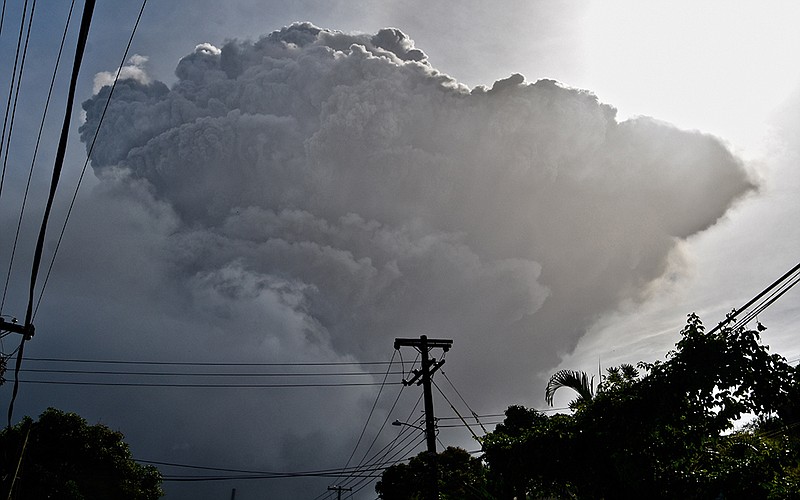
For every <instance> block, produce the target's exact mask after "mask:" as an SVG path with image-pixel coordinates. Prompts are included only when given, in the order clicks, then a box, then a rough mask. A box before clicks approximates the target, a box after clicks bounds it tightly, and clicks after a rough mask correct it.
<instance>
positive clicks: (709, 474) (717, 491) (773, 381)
mask: <svg viewBox="0 0 800 500" xmlns="http://www.w3.org/2000/svg"><path fill="white" fill-rule="evenodd" d="M759 326H760V325H759ZM761 328H763V327H761ZM761 328H759V330H760V329H761ZM559 373H560V372H559ZM566 373H567V374H569V375H570V377H568V378H567V379H566V382H567V383H562V382H563V381H562V380H561V379H562V378H564V377H560V378H558V377H556V379H555V382H553V380H554V379H551V384H548V390H547V391H546V397H547V398H548V402H551V401H552V392H553V391H552V390H551V389H552V387H551V385H552V384H554V383H555V384H561V385H560V386H563V387H573V386H574V385H577V386H578V387H584V388H585V387H586V384H585V383H581V384H579V383H577V382H586V379H585V376H584V377H581V376H580V374H579V372H566ZM556 375H558V374H556ZM798 379H799V378H798V374H797V370H796V369H794V368H793V367H791V366H790V365H789V364H788V363H787V362H786V360H785V359H784V358H782V357H781V356H778V355H774V354H770V353H769V349H768V347H767V346H764V345H763V344H761V343H760V338H759V331H758V330H746V329H744V328H736V329H733V328H720V329H718V330H715V331H713V332H712V333H706V332H705V328H704V327H703V324H702V322H701V321H700V319H699V318H698V317H697V316H696V315H694V314H692V315H690V316H689V320H688V322H687V325H686V327H685V328H684V329H683V330H682V331H681V339H680V341H679V342H678V343H677V345H676V348H675V350H673V351H670V352H669V353H668V354H667V358H666V360H665V361H659V362H655V363H643V362H642V363H639V365H638V369H637V368H635V367H633V366H632V365H622V366H620V367H615V368H611V369H609V370H608V373H607V375H606V376H604V377H603V379H602V381H601V383H600V384H599V386H598V388H597V390H596V392H595V393H594V395H589V396H587V395H586V394H584V393H582V392H578V398H577V399H576V400H575V401H573V403H572V404H571V405H570V406H571V408H572V409H573V410H574V413H572V414H571V415H553V416H546V415H545V414H543V413H541V412H538V411H536V410H528V409H524V408H521V407H510V408H509V409H508V410H507V411H506V419H505V422H504V423H503V424H501V425H499V426H498V427H497V428H496V429H495V431H494V432H492V433H489V434H488V435H486V436H485V437H484V438H483V439H482V443H483V446H484V450H485V457H484V458H485V460H486V463H487V466H488V470H489V471H490V476H496V477H498V478H499V480H498V482H499V484H501V485H502V486H503V488H502V491H501V492H500V493H501V495H500V496H501V497H503V498H511V497H512V496H516V497H517V498H538V497H540V496H550V497H555V498H580V499H584V498H585V499H602V498H623V499H625V498H631V499H632V498H664V499H669V498H685V499H718V498H724V499H734V498H742V499H744V498H800V493H797V492H800V447H799V446H798V442H797V440H796V439H795V438H794V437H793V434H792V433H791V432H788V426H789V425H796V424H797V420H793V421H785V420H781V418H780V416H781V414H783V415H786V416H788V415H796V413H793V412H794V411H796V409H797V408H800V405H799V404H798V403H800V399H799V398H798V395H800V389H798V387H800V386H798ZM573 382H574V383H573ZM576 390H578V388H576ZM749 414H752V415H755V416H757V417H759V418H760V420H759V421H758V422H757V423H756V424H753V425H751V426H750V427H749V428H746V429H739V430H735V424H736V423H737V422H738V421H739V420H740V419H741V418H742V417H743V416H744V415H749ZM767 426H770V428H769V429H767ZM767 430H769V432H767Z"/></svg>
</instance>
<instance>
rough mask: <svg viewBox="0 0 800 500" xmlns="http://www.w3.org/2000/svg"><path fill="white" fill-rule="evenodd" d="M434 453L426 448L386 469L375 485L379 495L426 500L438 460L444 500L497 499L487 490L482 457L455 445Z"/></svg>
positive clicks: (392, 499)
mask: <svg viewBox="0 0 800 500" xmlns="http://www.w3.org/2000/svg"><path fill="white" fill-rule="evenodd" d="M432 455H433V454H432V453H430V452H427V451H424V452H422V453H420V454H419V455H417V456H415V457H413V458H412V459H411V460H409V462H408V464H402V463H401V464H396V465H392V466H391V467H389V468H387V469H386V470H385V471H384V472H383V475H382V476H381V480H380V481H378V482H377V484H376V485H375V491H376V492H377V493H378V496H379V497H380V498H382V499H384V500H424V499H425V498H427V495H426V492H427V491H428V489H429V485H430V482H429V479H430V471H431V470H432V467H431V461H434V460H435V462H436V469H437V482H438V485H439V498H440V499H441V500H481V499H489V498H494V497H493V496H492V495H490V494H489V492H488V489H487V483H486V470H485V468H484V466H483V464H482V463H481V461H480V459H477V458H474V457H472V456H471V455H470V454H469V453H467V452H466V451H465V450H463V449H462V448H455V447H452V446H448V447H447V448H446V449H445V450H444V451H443V452H441V453H438V454H436V455H435V456H432Z"/></svg>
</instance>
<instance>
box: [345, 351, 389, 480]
mask: <svg viewBox="0 0 800 500" xmlns="http://www.w3.org/2000/svg"><path fill="white" fill-rule="evenodd" d="M394 357H395V353H392V359H390V360H389V363H390V364H389V367H388V368H387V369H386V375H385V376H384V377H383V382H382V383H381V388H380V389H379V390H378V394H377V395H376V396H375V402H374V403H372V408H370V410H369V414H368V415H367V420H366V422H364V427H363V428H362V429H361V434H359V436H358V440H357V441H356V445H355V446H354V447H353V451H352V452H351V453H350V457H348V459H347V462H346V463H345V465H344V467H343V469H346V468H347V467H348V466H349V465H350V461H351V460H352V459H353V456H354V455H355V454H356V450H357V449H358V445H359V444H361V439H362V438H363V437H364V433H365V432H366V431H367V426H368V425H369V421H370V419H371V418H372V414H373V413H374V412H375V407H376V406H377V405H378V400H379V399H380V397H381V393H382V392H383V386H384V385H385V384H386V379H387V378H388V377H389V370H390V369H391V366H392V365H391V363H392V362H393V361H394Z"/></svg>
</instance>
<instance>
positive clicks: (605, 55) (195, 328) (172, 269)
mask: <svg viewBox="0 0 800 500" xmlns="http://www.w3.org/2000/svg"><path fill="white" fill-rule="evenodd" d="M136 3H137V2H120V1H107V2H99V5H98V6H97V9H96V12H95V16H94V19H93V24H92V28H91V31H90V34H89V41H88V45H87V50H86V55H85V59H84V63H83V66H82V69H81V74H80V79H79V82H78V88H77V92H76V106H75V112H74V113H73V117H72V123H71V136H70V143H69V149H68V151H67V161H66V163H65V171H64V174H63V177H62V179H61V184H60V185H59V191H58V198H57V201H56V205H55V208H54V214H53V219H52V222H51V229H50V232H48V237H47V240H46V244H45V254H44V255H45V256H44V259H45V261H46V262H48V263H49V260H50V259H51V258H52V256H53V252H54V251H55V248H56V243H57V240H58V231H59V230H60V227H61V225H62V224H63V220H64V217H65V214H66V209H67V206H68V204H69V199H70V197H71V195H72V192H73V191H74V190H75V188H76V185H77V184H78V179H79V176H80V174H81V170H82V168H83V165H84V162H85V160H86V155H87V146H88V145H90V144H92V141H93V140H94V139H93V138H94V134H95V131H97V129H98V123H99V121H100V116H101V115H102V113H103V108H104V106H105V100H106V99H107V97H108V94H109V91H110V87H108V86H105V85H107V84H109V83H111V82H113V75H114V74H115V73H116V69H117V67H118V66H119V64H120V62H121V61H122V57H123V54H124V51H125V46H126V44H127V41H128V37H129V36H130V34H131V30H132V28H133V25H134V22H135V19H136V15H137V13H138V9H139V7H140V5H134V4H136ZM21 4H22V2H10V5H9V9H8V11H7V12H6V17H5V19H4V27H3V31H2V33H0V39H1V40H2V49H1V51H2V52H1V53H0V64H1V65H2V67H3V68H11V67H13V61H14V52H13V48H14V47H15V44H16V36H17V32H16V30H17V29H18V26H19V19H20V13H21ZM81 7H82V5H80V2H78V5H76V12H79V11H80V8H81ZM68 8H69V5H68V4H67V2H63V4H62V3H59V4H57V5H48V6H47V7H46V8H45V7H41V6H40V7H39V8H38V10H37V11H36V13H35V16H34V23H33V27H32V29H31V39H30V40H31V41H30V45H29V49H28V59H27V64H26V67H25V73H24V75H23V85H22V87H21V92H20V97H19V104H18V110H17V112H16V119H15V124H14V128H13V134H12V136H11V139H10V142H9V143H10V146H9V148H8V151H9V154H8V161H7V171H6V176H5V181H4V183H5V184H4V188H3V191H2V193H0V217H1V218H2V226H1V227H2V228H3V229H2V231H3V234H4V235H11V234H13V232H14V229H15V228H16V226H17V221H18V218H19V213H20V206H21V203H22V198H23V193H24V192H25V185H26V181H27V175H28V169H29V166H30V164H31V155H32V151H33V149H34V144H35V137H36V134H37V131H38V127H39V122H40V120H41V113H42V106H43V102H44V99H45V97H46V95H47V89H48V85H49V83H50V78H51V76H52V71H53V69H52V68H53V64H54V61H55V55H56V53H57V50H58V43H59V41H60V37H61V33H62V31H63V27H64V23H65V20H66V16H67V11H68ZM75 16H76V18H77V16H78V14H75ZM798 21H800V8H798V7H797V6H796V5H795V3H794V2H788V1H786V2H780V1H776V2H770V3H768V4H766V5H765V4H764V3H763V2H750V1H742V2H721V1H708V2H683V1H678V2H676V1H672V2H660V1H659V2H647V3H646V4H645V3H644V2H634V1H603V2H599V1H597V2H594V1H589V0H584V1H564V2H544V1H540V2H534V1H524V2H523V1H509V2H494V3H492V4H487V3H485V2H478V1H470V0H467V1H464V2H459V3H458V5H455V4H445V3H441V4H438V5H434V6H431V5H429V3H423V2H421V1H409V2H403V3H402V4H401V3H398V2H392V3H389V2H358V1H344V0H342V1H327V2H315V1H295V2H281V1H258V2H255V1H240V0H237V1H233V2H229V3H228V4H226V5H225V8H224V9H220V6H219V3H218V2H209V1H205V0H192V1H189V0H178V1H169V2H166V1H163V0H162V1H158V0H151V1H150V2H149V3H148V4H147V6H146V8H145V10H144V13H143V16H142V19H141V23H140V25H139V26H138V28H137V30H136V33H135V37H134V39H133V43H132V45H131V49H130V52H129V53H128V55H127V57H126V58H125V64H124V68H123V71H122V72H121V75H122V78H123V79H122V80H120V82H118V84H117V86H116V88H115V90H114V94H113V96H112V100H111V102H110V105H109V107H108V110H107V112H106V114H105V116H104V118H103V122H102V126H101V127H100V129H99V132H98V133H97V139H96V142H95V143H94V144H95V145H94V147H93V149H92V152H91V157H90V163H89V164H88V168H87V170H86V173H85V177H84V178H83V180H82V182H81V184H80V189H79V191H78V195H77V198H76V203H75V206H74V209H73V211H72V213H71V215H70V218H69V221H68V225H67V227H66V231H65V233H64V238H63V240H62V243H61V245H60V246H59V247H58V253H57V254H56V259H55V264H54V267H53V271H52V275H51V276H50V278H49V280H48V281H47V287H46V289H45V293H44V295H43V298H42V301H41V306H40V309H39V310H38V312H37V315H36V317H35V320H34V324H35V326H36V332H37V333H36V336H35V337H34V338H33V339H32V340H31V341H30V342H29V343H28V345H27V346H26V350H25V355H26V358H27V359H26V361H25V363H24V365H23V368H26V369H60V370H83V371H91V372H93V373H83V374H77V373H71V374H70V373H49V372H30V371H29V372H23V374H22V380H23V381H26V380H27V381H29V382H28V383H22V384H21V386H20V393H19V397H18V399H17V402H16V406H15V413H14V419H15V420H17V419H19V418H21V416H22V415H26V414H28V415H34V416H35V415H38V414H39V413H41V412H42V411H43V410H44V409H45V408H47V407H48V406H55V407H58V408H61V409H64V410H67V411H75V412H77V413H79V414H81V415H82V416H84V417H85V418H87V420H89V421H90V422H92V423H96V422H101V423H103V424H105V425H108V426H110V427H112V428H114V429H117V430H120V431H122V432H123V433H124V434H125V436H126V439H127V441H128V443H129V444H130V446H131V449H132V452H133V455H134V456H135V457H136V458H137V459H139V460H143V461H152V462H163V463H171V464H189V465H196V466H202V467H212V468H220V469H227V470H228V471H227V472H223V471H216V472H212V473H214V474H216V473H220V474H228V475H229V474H231V472H230V471H231V470H239V471H242V470H246V471H274V472H298V471H315V470H338V469H340V468H342V467H345V466H346V465H349V466H351V467H352V466H355V465H357V464H360V463H362V462H364V461H368V460H366V459H369V458H370V457H372V456H373V455H376V453H377V452H378V451H379V450H381V449H382V448H383V447H384V446H389V445H390V443H391V442H392V440H394V439H395V438H398V437H400V440H399V441H396V442H395V443H405V442H406V441H404V440H405V439H408V441H407V442H408V443H409V446H408V447H405V448H403V446H404V445H403V446H397V448H396V449H397V450H398V452H399V455H397V456H396V458H395V459H400V458H404V457H406V456H410V455H412V454H414V453H416V452H418V451H421V450H422V448H423V446H424V444H421V442H422V439H421V438H422V436H421V435H420V433H419V431H418V430H417V429H415V428H414V427H411V426H400V427H395V426H391V425H388V422H391V421H393V420H395V419H397V420H401V421H403V422H409V423H411V424H412V425H416V423H417V421H418V418H419V417H421V415H422V414H421V411H420V407H418V406H416V407H415V403H418V398H419V396H420V394H421V388H419V387H417V386H415V385H414V386H410V387H407V388H406V387H403V386H402V385H400V384H399V382H400V380H401V379H402V378H403V376H405V377H408V376H409V375H408V373H409V370H410V369H411V368H412V367H413V363H414V357H415V353H414V352H413V350H410V349H408V348H404V349H401V350H400V351H397V352H396V351H395V350H394V349H393V342H394V339H395V338H417V337H419V336H420V335H423V334H424V335H427V336H429V337H431V338H445V339H452V340H453V347H452V349H451V350H450V351H449V352H448V353H447V356H446V361H447V362H446V364H445V365H444V366H443V372H442V373H440V374H437V375H436V376H435V377H434V380H435V381H436V382H437V386H438V388H439V391H440V392H436V394H435V403H434V405H435V408H436V415H437V417H441V418H442V420H440V421H439V425H440V434H439V441H440V442H439V446H446V445H457V446H462V447H464V448H466V449H468V450H477V449H478V448H479V446H478V444H477V443H476V442H475V441H474V439H472V437H471V436H470V433H469V432H468V431H467V430H466V429H465V428H464V427H460V426H457V425H456V424H458V422H459V421H458V420H457V419H456V418H457V416H456V412H455V410H457V411H458V412H459V413H461V414H462V415H469V414H470V412H471V411H474V412H475V413H476V414H478V415H498V414H500V413H502V412H503V410H504V409H505V408H506V407H507V406H509V405H511V404H524V405H527V406H531V407H536V408H543V407H544V400H543V393H544V386H545V382H546V380H547V378H548V377H549V375H550V374H551V373H553V372H554V371H555V370H558V369H561V368H569V369H580V370H585V371H587V372H590V373H596V371H597V370H598V368H599V369H603V368H605V367H608V366H613V365H616V364H619V363H622V362H636V361H639V360H644V361H653V360H656V359H663V356H664V355H665V353H666V352H667V351H668V350H669V349H670V348H671V347H672V345H673V344H674V343H675V341H676V340H677V339H678V336H679V334H678V332H679V331H680V329H681V327H682V326H683V324H684V321H685V318H686V315H687V314H689V313H691V312H697V313H698V314H700V316H701V318H703V319H704V321H705V322H706V324H708V325H711V324H715V323H716V322H718V321H720V320H721V319H722V318H723V317H724V315H725V313H726V312H727V311H730V310H731V309H734V308H736V307H738V306H740V305H742V304H743V303H745V302H746V301H747V300H749V299H750V298H751V297H752V296H754V295H755V294H756V293H758V292H759V291H761V290H762V289H763V288H764V287H766V286H767V285H769V284H770V283H771V282H772V281H773V280H774V279H776V278H777V277H779V276H780V275H782V274H783V273H784V272H785V271H787V270H788V269H790V268H792V267H793V266H794V265H795V264H797V261H798V252H797V248H798V243H799V242H800V229H799V228H798V224H797V223H796V220H797V214H798V211H799V210H800V202H798V201H797V200H796V198H797V197H796V196H795V195H794V193H795V192H796V190H797V188H798V183H799V182H800V172H799V171H798V167H797V165H798V162H797V160H798V153H799V152H800V141H798V132H800V121H798V117H800V67H799V66H798V65H797V64H796V63H795V62H794V61H797V60H800V57H798V56H800V54H798V52H800V33H798V32H797V30H796V26H797V23H798ZM76 26H77V21H75V22H73V23H72V24H71V28H70V30H69V31H68V36H67V43H68V48H67V49H65V61H66V60H71V57H72V53H73V51H74V48H73V47H74V40H75V36H76ZM70 41H71V42H70ZM70 43H71V45H69V44H70ZM66 68H67V65H66V64H64V66H63V67H62V68H61V69H60V70H59V73H58V78H57V79H56V89H57V90H56V91H55V94H54V100H53V104H52V105H51V109H50V114H49V115H48V119H47V121H46V122H45V123H46V127H45V129H44V137H45V139H44V140H43V141H42V144H41V146H40V149H39V153H38V155H37V160H36V165H35V169H34V173H33V176H32V181H31V188H30V196H29V198H28V201H27V202H26V211H25V215H24V217H23V222H22V225H21V226H20V237H19V240H18V241H19V245H18V248H17V250H16V252H15V258H14V261H13V267H12V272H11V273H10V279H9V285H8V293H7V296H6V298H5V299H4V302H3V308H2V314H3V315H4V317H5V318H6V319H8V317H18V318H22V317H24V310H25V306H26V303H27V280H28V273H29V272H30V259H31V255H32V253H33V246H34V241H35V235H36V232H37V231H38V225H39V223H40V221H41V214H42V207H43V204H44V199H45V196H46V191H47V189H48V183H49V178H50V174H51V172H52V163H53V155H54V150H55V144H56V142H57V140H56V137H57V134H58V129H59V125H60V121H61V119H62V117H63V112H64V106H65V103H64V99H65V95H66V90H65V89H66V87H67V74H68V72H67V71H66ZM3 74H4V75H6V76H4V77H3V78H4V79H3V80H2V82H0V83H1V84H2V87H0V88H6V89H7V88H8V85H9V84H10V82H9V81H8V75H9V74H10V70H7V71H4V72H3ZM4 92H5V91H4ZM11 252H12V240H11V237H10V236H8V237H3V238H2V239H0V262H2V263H7V262H9V259H10V256H11ZM4 266H6V264H3V265H2V266H0V267H4ZM4 268H5V267H4ZM4 275H5V273H4ZM42 280H43V278H40V287H41V281H42ZM758 319H759V321H760V322H761V323H763V324H764V325H766V326H767V327H768V330H767V331H766V332H765V333H764V335H763V339H764V341H765V342H766V343H767V344H769V345H770V347H771V349H772V351H773V352H777V353H779V354H782V355H784V356H785V357H787V358H788V359H790V360H792V359H797V357H798V356H800V343H798V342H797V340H796V338H794V336H793V335H792V333H793V330H792V327H793V326H795V325H797V322H798V320H800V307H798V295H797V291H795V290H792V291H790V292H789V293H787V294H786V295H785V296H784V297H783V298H782V299H781V300H780V301H778V302H776V303H775V304H774V305H773V306H772V307H771V308H770V309H768V310H767V311H765V312H764V313H763V314H762V315H760V316H759V318H758ZM17 341H18V339H15V338H13V337H12V336H8V337H5V338H3V339H2V342H3V343H2V351H3V352H4V353H9V352H10V351H12V350H13V349H14V348H15V347H16V345H15V343H16V342H17ZM432 354H433V355H434V356H436V357H437V359H438V358H439V357H440V356H441V353H440V352H438V351H436V350H435V351H434V352H433V353H432ZM44 358H57V359H72V360H116V361H128V362H132V361H147V362H162V363H226V364H229V365H226V366H221V365H203V366H199V365H191V364H170V365H141V364H135V365H134V364H102V365H101V364H96V363H74V362H72V363H69V362H61V363H56V362H52V361H49V362H48V361H42V359H44ZM389 360H393V362H394V364H392V365H387V364H386V363H385V362H387V361H389ZM370 362H384V363H383V364H366V363H370ZM265 363H273V365H270V366H263V365H264V364H265ZM299 363H305V364H299ZM308 363H328V364H326V365H309V364H308ZM344 363H349V364H344ZM245 364H249V365H245ZM258 365H260V366H258ZM417 366H418V365H417ZM112 370H116V371H150V372H160V373H162V374H161V375H158V376H156V375H149V376H148V375H127V376H122V375H106V374H102V373H98V372H101V371H112ZM210 371H213V372H215V373H219V372H221V371H225V372H227V373H228V375H225V376H217V377H201V376H199V375H193V376H187V375H186V374H187V373H189V372H191V373H195V374H197V373H201V372H203V373H206V372H210ZM256 371H258V372H261V373H264V372H271V373H280V374H284V375H285V374H287V373H300V375H297V376H295V377H293V378H288V377H272V378H267V377H264V376H261V377H254V376H247V377H245V376H244V375H242V374H243V373H253V372H256ZM164 372H169V373H171V375H165V374H163V373H164ZM323 372H324V373H326V374H327V375H310V374H314V373H316V374H318V373H323ZM231 373H236V374H237V375H232V374H231ZM343 373H348V374H349V375H343ZM403 373H405V375H403ZM384 379H385V380H386V382H388V384H387V385H385V386H382V385H381V383H382V381H384ZM37 380H38V381H49V382H54V381H60V382H67V381H72V382H93V383H97V382H104V383H106V382H113V383H115V384H116V385H107V386H97V385H58V384H53V383H48V384H36V383H31V382H32V381H37ZM119 382H125V383H134V384H140V385H138V386H132V385H119ZM143 382H145V383H151V384H152V383H154V382H156V383H162V384H170V385H171V386H169V387H152V386H142V385H141V383H143ZM353 382H356V383H366V384H369V385H342V384H345V383H353ZM199 383H207V384H227V385H240V386H241V385H243V384H251V385H258V387H223V388H220V387H216V388H202V387H179V385H181V384H199ZM287 383H289V384H300V385H306V386H308V385H313V384H315V383H324V384H337V385H335V386H326V387H265V384H272V385H280V384H287ZM10 385H11V384H9V383H6V384H5V385H3V386H2V387H0V401H1V402H2V404H3V406H4V407H5V405H6V404H7V402H8V401H9V398H10V388H11V387H10ZM562 397H563V398H565V399H563V400H561V401H559V400H558V398H557V401H556V406H559V405H562V406H563V405H564V404H565V403H566V402H567V400H568V395H563V396H562ZM467 405H468V407H467ZM453 408H455V410H454V409H453ZM499 419H500V418H498V417H486V418H484V419H482V420H483V421H484V422H485V423H486V424H487V427H489V428H491V425H490V424H491V422H497V421H499ZM365 422H366V425H365ZM474 430H475V432H477V433H478V434H480V433H481V432H482V431H481V430H480V428H479V427H475V429H474ZM376 436H377V437H376ZM373 440H374V441H373ZM370 444H372V446H371V447H370ZM414 444H418V446H419V447H417V448H412V446H413V445H414ZM391 449H394V448H391ZM351 455H352V456H351ZM378 455H379V456H380V454H378ZM389 456H390V455H387V457H389ZM349 457H350V459H348V458H349ZM387 460H388V458H387ZM159 467H160V469H161V470H162V472H163V473H164V474H165V475H169V476H178V475H184V474H206V475H207V474H209V473H210V472H209V471H208V470H198V469H179V468H175V467H171V466H166V465H160V466H159ZM332 484H340V485H343V486H344V487H352V489H353V492H352V493H347V494H346V495H344V496H345V497H348V496H350V495H352V498H357V499H362V498H363V499H368V498H375V493H374V487H373V485H372V484H371V483H369V482H368V481H361V480H359V479H358V478H350V479H348V478H341V479H337V478H335V477H309V476H305V475H304V476H302V477H294V478H281V479H250V480H239V481H212V482H175V481H168V482H166V483H165V490H166V492H167V495H166V498H168V499H189V498H194V499H201V500H205V499H209V500H210V499H214V498H230V492H231V488H236V490H237V496H236V498H237V499H247V498H265V497H267V498H333V497H334V496H335V493H334V492H330V491H328V490H327V487H328V486H330V485H332ZM359 488H360V489H359Z"/></svg>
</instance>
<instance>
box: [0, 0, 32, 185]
mask: <svg viewBox="0 0 800 500" xmlns="http://www.w3.org/2000/svg"><path fill="white" fill-rule="evenodd" d="M4 10H5V9H4ZM27 16H28V0H25V4H24V5H23V7H22V19H21V20H20V23H19V36H18V37H17V49H16V51H15V53H14V67H13V69H12V70H11V85H10V86H9V88H8V99H7V101H6V111H5V114H4V117H3V132H2V134H0V151H3V150H4V149H3V148H4V147H5V148H6V150H8V147H9V145H10V142H11V133H10V132H9V134H8V141H6V130H7V129H8V128H9V125H10V122H9V121H8V119H9V115H10V113H11V98H12V97H13V95H14V86H15V84H16V85H17V88H19V84H18V83H17V66H18V65H19V62H20V61H19V55H20V48H21V47H22V34H23V33H24V32H25V19H26V18H27ZM19 78H20V79H21V78H22V70H21V69H20V71H19ZM13 120H14V118H13V115H12V116H11V121H12V122H13ZM5 179H6V164H5V162H4V163H3V171H2V174H0V197H2V196H3V184H4V182H5Z"/></svg>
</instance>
